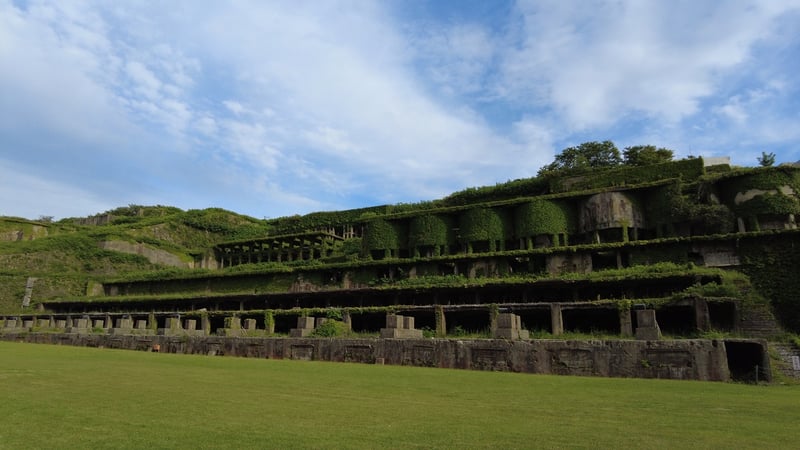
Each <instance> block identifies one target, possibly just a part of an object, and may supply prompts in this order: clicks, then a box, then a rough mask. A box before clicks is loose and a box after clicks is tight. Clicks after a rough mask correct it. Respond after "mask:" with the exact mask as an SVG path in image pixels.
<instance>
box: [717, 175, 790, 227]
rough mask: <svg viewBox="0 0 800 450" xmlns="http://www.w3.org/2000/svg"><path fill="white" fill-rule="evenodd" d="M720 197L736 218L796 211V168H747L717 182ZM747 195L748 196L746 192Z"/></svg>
mask: <svg viewBox="0 0 800 450" xmlns="http://www.w3.org/2000/svg"><path fill="white" fill-rule="evenodd" d="M718 186H719V188H718V189H719V192H720V195H722V200H723V202H724V203H725V204H727V205H728V206H729V207H730V208H731V209H732V210H733V211H734V213H735V214H736V215H737V216H739V217H754V216H757V215H762V214H798V213H800V198H799V197H800V169H797V168H792V167H767V168H759V169H750V170H748V171H747V172H745V173H742V174H741V175H738V176H734V177H729V178H725V179H723V180H720V181H719V182H718ZM748 194H749V195H748Z"/></svg>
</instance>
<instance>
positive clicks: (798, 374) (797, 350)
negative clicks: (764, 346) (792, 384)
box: [769, 342, 800, 379]
mask: <svg viewBox="0 0 800 450" xmlns="http://www.w3.org/2000/svg"><path fill="white" fill-rule="evenodd" d="M769 346H770V348H772V350H774V351H775V352H776V353H777V354H778V355H780V359H781V361H782V362H783V364H780V365H778V367H776V368H777V369H778V370H780V371H781V372H782V373H783V374H784V375H786V376H787V377H792V378H798V379H800V370H794V364H793V363H792V357H793V356H797V357H800V347H798V346H797V345H795V344H791V343H783V342H770V344H769Z"/></svg>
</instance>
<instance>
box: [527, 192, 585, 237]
mask: <svg viewBox="0 0 800 450" xmlns="http://www.w3.org/2000/svg"><path fill="white" fill-rule="evenodd" d="M574 229H575V212H574V211H573V209H572V208H571V207H570V206H569V205H567V204H564V203H559V202H554V201H549V200H533V201H530V202H528V203H524V204H522V205H520V206H518V207H517V209H516V210H515V211H514V230H515V231H516V236H517V237H534V236H538V235H542V234H547V235H553V234H559V233H572V232H574Z"/></svg>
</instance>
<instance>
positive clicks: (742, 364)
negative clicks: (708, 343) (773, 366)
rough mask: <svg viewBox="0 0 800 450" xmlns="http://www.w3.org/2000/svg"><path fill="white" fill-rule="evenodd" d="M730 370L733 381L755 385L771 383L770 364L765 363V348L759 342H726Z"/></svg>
mask: <svg viewBox="0 0 800 450" xmlns="http://www.w3.org/2000/svg"><path fill="white" fill-rule="evenodd" d="M725 353H727V355H728V370H730V373H731V379H732V380H734V381H744V382H749V383H754V382H756V381H770V380H771V377H770V374H769V365H768V364H769V363H768V362H766V361H765V357H764V347H763V346H762V345H761V344H759V343H757V342H743V341H725Z"/></svg>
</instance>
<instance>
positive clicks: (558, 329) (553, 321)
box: [550, 303, 564, 336]
mask: <svg viewBox="0 0 800 450" xmlns="http://www.w3.org/2000/svg"><path fill="white" fill-rule="evenodd" d="M550 329H551V333H553V336H560V335H562V334H564V318H563V317H562V315H561V304H559V303H551V304H550Z"/></svg>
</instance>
